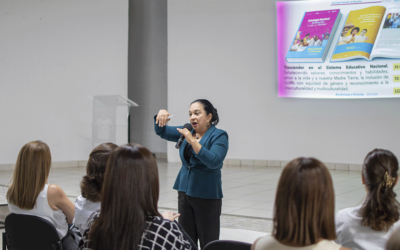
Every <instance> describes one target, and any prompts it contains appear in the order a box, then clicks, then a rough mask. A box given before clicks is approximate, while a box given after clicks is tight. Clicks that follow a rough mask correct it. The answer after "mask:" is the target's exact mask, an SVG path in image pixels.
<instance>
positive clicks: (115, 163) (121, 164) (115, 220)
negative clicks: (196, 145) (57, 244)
mask: <svg viewBox="0 0 400 250" xmlns="http://www.w3.org/2000/svg"><path fill="white" fill-rule="evenodd" d="M158 197H159V179H158V169H157V163H156V160H155V158H154V156H153V155H152V153H151V152H150V151H149V150H148V149H147V148H145V147H143V146H141V145H139V144H127V145H124V146H120V147H118V148H117V149H115V150H114V152H113V153H112V154H111V156H110V158H109V160H108V163H107V167H106V174H105V178H104V184H103V189H102V197H101V213H100V216H99V218H98V219H97V220H96V221H95V222H94V223H93V226H92V227H91V229H90V232H89V240H90V242H89V247H90V248H91V249H96V250H102V249H104V250H105V249H107V250H112V249H115V250H116V249H137V248H138V244H139V243H140V240H141V236H142V233H143V231H144V229H145V225H146V224H145V222H146V220H148V219H149V216H150V217H151V216H161V215H160V213H159V212H158V210H157V202H158Z"/></svg>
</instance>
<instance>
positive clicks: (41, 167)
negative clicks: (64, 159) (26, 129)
mask: <svg viewBox="0 0 400 250" xmlns="http://www.w3.org/2000/svg"><path fill="white" fill-rule="evenodd" d="M50 165H51V154H50V149H49V146H47V144H46V143H44V142H42V141H32V142H28V143H27V144H25V145H24V146H23V147H22V148H21V150H20V151H19V154H18V158H17V163H16V164H15V170H14V175H13V178H12V183H11V185H10V187H9V188H8V191H7V200H8V202H9V203H12V204H13V205H15V206H17V207H19V208H22V209H33V208H34V206H35V205H36V199H37V197H38V196H39V193H40V192H41V191H42V190H43V188H44V185H45V184H46V180H47V177H48V176H49V172H50Z"/></svg>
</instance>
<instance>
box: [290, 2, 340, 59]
mask: <svg viewBox="0 0 400 250" xmlns="http://www.w3.org/2000/svg"><path fill="white" fill-rule="evenodd" d="M341 16H342V14H341V13H340V9H334V10H321V11H311V12H306V13H304V16H303V20H302V21H301V23H300V27H299V29H298V30H297V32H296V34H295V37H294V39H293V41H292V43H291V45H290V48H289V51H288V53H287V54H286V61H287V62H324V61H325V57H326V55H327V53H328V50H329V47H330V44H331V42H332V39H333V37H334V32H335V31H336V29H337V26H338V25H339V22H340V18H341Z"/></svg>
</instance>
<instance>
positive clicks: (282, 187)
mask: <svg viewBox="0 0 400 250" xmlns="http://www.w3.org/2000/svg"><path fill="white" fill-rule="evenodd" d="M334 213H335V194H334V191H333V185H332V179H331V176H330V174H329V171H328V169H327V168H326V167H325V165H324V164H323V163H322V162H320V161H319V160H317V159H314V158H297V159H294V160H292V161H290V162H289V163H288V164H287V165H286V166H285V168H284V169H283V171H282V175H281V177H280V179H279V183H278V189H277V192H276V199H275V207H274V220H273V221H274V228H273V232H272V235H273V236H274V237H275V238H276V239H277V240H278V241H279V242H281V243H283V244H285V243H286V244H294V245H297V246H308V245H312V244H316V243H317V242H318V241H319V239H321V238H323V239H327V240H334V239H336V233H335V219H334Z"/></svg>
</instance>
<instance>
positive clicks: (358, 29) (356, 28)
mask: <svg viewBox="0 0 400 250" xmlns="http://www.w3.org/2000/svg"><path fill="white" fill-rule="evenodd" d="M353 30H357V33H358V32H360V28H358V27H355V28H353V29H351V32H350V33H353Z"/></svg>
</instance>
